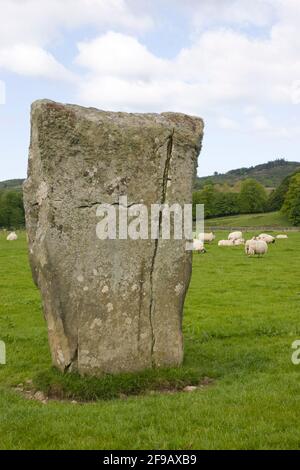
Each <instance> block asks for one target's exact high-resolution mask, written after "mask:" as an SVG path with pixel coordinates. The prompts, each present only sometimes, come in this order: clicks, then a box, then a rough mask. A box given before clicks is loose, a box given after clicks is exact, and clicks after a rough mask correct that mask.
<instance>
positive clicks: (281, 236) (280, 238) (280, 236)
mask: <svg viewBox="0 0 300 470" xmlns="http://www.w3.org/2000/svg"><path fill="white" fill-rule="evenodd" d="M276 238H278V240H284V239H286V238H289V237H288V236H287V235H277V237H276Z"/></svg>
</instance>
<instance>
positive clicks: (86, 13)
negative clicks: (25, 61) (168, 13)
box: [0, 0, 152, 46]
mask: <svg viewBox="0 0 300 470" xmlns="http://www.w3.org/2000/svg"><path fill="white" fill-rule="evenodd" d="M0 12H1V29H0V45H2V46H3V45H5V44H6V45H10V44H15V43H19V42H26V43H35V44H37V43H38V44H39V45H40V46H42V45H45V44H48V43H49V42H50V41H52V40H55V39H57V37H58V36H59V35H60V34H61V32H63V31H64V30H72V29H76V28H79V27H82V26H94V27H96V29H98V30H101V29H103V28H110V27H118V28H120V29H125V30H132V31H133V30H134V31H144V30H147V29H148V28H150V27H151V26H152V20H151V18H149V17H147V16H145V15H141V14H140V15H135V14H134V13H133V12H132V11H131V10H130V9H129V8H128V6H127V4H126V0H109V1H108V0H63V1H62V0H0Z"/></svg>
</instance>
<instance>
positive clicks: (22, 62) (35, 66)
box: [0, 44, 74, 80]
mask: <svg viewBox="0 0 300 470" xmlns="http://www.w3.org/2000/svg"><path fill="white" fill-rule="evenodd" d="M0 67H3V68H5V69H8V70H10V71H11V72H15V73H17V74H20V75H25V76H36V77H46V78H52V79H57V78H58V77H59V79H60V80H72V79H74V77H73V75H72V74H71V73H70V72H69V71H68V70H67V69H66V68H65V67H64V66H63V65H61V64H60V63H59V62H57V61H56V60H55V58H54V57H53V56H52V55H51V54H50V53H49V52H46V51H45V50H44V49H42V48H40V47H37V46H31V45H23V44H18V45H15V46H12V47H8V48H3V49H0Z"/></svg>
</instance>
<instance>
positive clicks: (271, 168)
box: [0, 159, 300, 190]
mask: <svg viewBox="0 0 300 470" xmlns="http://www.w3.org/2000/svg"><path fill="white" fill-rule="evenodd" d="M297 170H298V171H299V170H300V162H288V161H286V160H284V159H279V160H274V161H272V162H268V163H264V164H262V165H257V166H251V167H249V168H238V169H236V170H231V171H228V172H227V173H218V174H214V175H211V176H203V177H202V178H196V182H195V189H201V188H203V186H205V184H206V183H208V182H213V183H214V184H219V185H224V184H225V185H229V186H231V187H233V186H235V185H236V184H237V183H239V182H240V181H242V180H245V179H247V178H254V179H256V180H257V181H259V182H260V183H261V184H263V185H264V186H265V187H266V188H267V189H268V188H271V189H274V188H277V187H278V186H279V185H280V184H281V182H282V181H283V180H284V178H286V177H288V176H290V175H291V174H292V173H295V172H296V171H297ZM23 182H24V180H23V179H14V180H7V181H2V182H0V190H3V189H18V190H20V189H22V184H23Z"/></svg>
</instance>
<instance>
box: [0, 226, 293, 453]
mask: <svg viewBox="0 0 300 470" xmlns="http://www.w3.org/2000/svg"><path fill="white" fill-rule="evenodd" d="M229 224H231V222H230V223H229ZM214 225H215V224H214ZM241 225H243V224H242V223H241ZM258 225H263V224H261V223H259V224H258ZM19 235H20V237H19V240H18V241H16V242H10V243H9V242H7V241H6V239H5V235H4V234H1V235H0V340H2V341H4V342H5V344H6V349H7V364H6V365H0V449H299V448H300V365H299V366H296V365H293V364H292V361H291V356H292V352H293V350H292V348H291V345H292V343H293V342H294V341H295V340H297V339H300V322H299V318H300V281H299V279H300V275H299V274H300V273H299V271H300V233H297V232H295V233H289V239H288V240H278V241H277V242H276V243H275V244H274V245H272V246H270V249H269V253H268V254H267V256H265V257H264V258H256V257H253V258H248V257H247V256H246V255H245V254H244V249H243V247H226V248H225V247H224V248H219V247H218V246H217V240H219V239H221V238H224V236H225V233H222V232H217V240H216V241H215V242H214V243H213V244H212V245H208V246H207V253H206V254H203V255H198V254H194V256H193V276H192V281H191V285H190V289H189V292H188V296H187V299H186V303H185V309H184V310H185V311H184V337H185V359H184V364H183V366H182V367H181V368H178V369H168V370H155V371H145V372H143V373H141V374H122V375H120V376H114V377H112V376H104V377H102V378H98V379H85V378H82V377H79V376H77V375H66V376H64V375H61V374H59V373H58V372H56V371H55V370H53V369H52V367H51V361H50V353H49V348H48V343H47V334H46V326H45V322H44V319H43V315H42V310H41V300H40V295H39V292H38V290H37V289H36V287H35V286H34V285H33V282H32V278H31V273H30V269H29V265H28V260H27V247H26V238H25V234H24V233H19ZM250 236H252V233H249V234H247V237H250ZM207 378H209V380H208V379H207ZM26 383H27V384H28V385H27V387H29V388H32V389H33V390H34V391H36V390H40V391H43V392H44V394H46V395H49V396H50V397H52V398H50V399H49V400H48V401H47V403H46V404H44V403H42V402H39V401H37V400H30V399H28V398H27V397H26V396H25V394H24V393H22V392H20V391H17V390H15V388H16V387H17V386H18V385H19V384H23V386H24V387H25V388H26ZM199 384H200V386H199V387H198V388H197V389H196V390H194V391H191V392H187V391H183V389H184V387H185V386H187V385H196V386H198V385H199ZM19 388H20V387H19ZM74 400H75V403H74V402H73V403H72V401H74Z"/></svg>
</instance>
